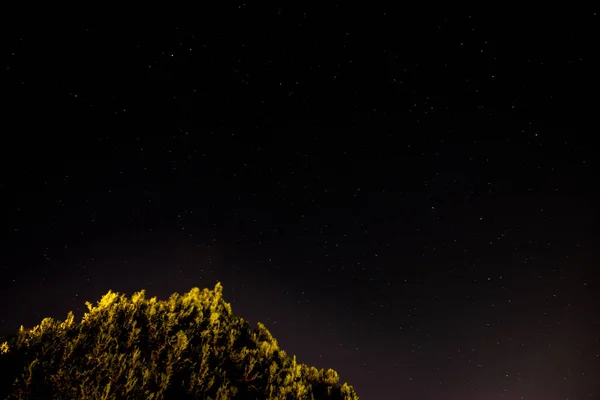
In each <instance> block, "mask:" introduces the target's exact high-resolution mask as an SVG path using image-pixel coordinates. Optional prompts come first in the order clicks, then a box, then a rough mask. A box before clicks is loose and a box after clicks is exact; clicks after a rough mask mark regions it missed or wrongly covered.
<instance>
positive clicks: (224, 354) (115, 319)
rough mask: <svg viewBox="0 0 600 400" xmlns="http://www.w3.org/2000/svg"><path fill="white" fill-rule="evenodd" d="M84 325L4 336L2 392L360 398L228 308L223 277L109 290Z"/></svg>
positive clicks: (48, 325) (49, 322) (70, 319)
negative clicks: (185, 288) (169, 288)
mask: <svg viewBox="0 0 600 400" xmlns="http://www.w3.org/2000/svg"><path fill="white" fill-rule="evenodd" d="M86 305H87V307H88V310H89V311H88V312H87V313H86V314H85V315H84V317H83V318H82V320H81V322H80V323H77V322H75V321H74V315H73V313H69V314H68V316H67V318H66V320H65V321H62V322H61V321H55V320H53V319H52V318H45V319H44V320H42V321H41V323H40V324H39V325H38V326H36V327H34V328H33V329H25V328H23V327H21V329H20V330H19V332H18V333H16V334H14V335H11V336H10V337H7V338H5V339H4V340H3V341H0V370H1V371H3V373H2V375H1V376H0V398H7V397H8V398H10V399H51V398H52V399H56V398H61V399H75V398H76V399H186V398H188V399H214V400H216V399H220V400H224V399H282V400H283V399H286V400H287V399H339V400H342V399H343V400H358V396H357V395H356V393H355V391H354V389H353V388H352V386H350V385H348V384H346V383H344V384H343V385H340V384H339V383H338V382H339V377H338V374H337V373H336V372H335V371H334V370H332V369H328V370H323V369H320V370H319V369H317V368H315V367H309V366H307V365H304V364H300V363H298V362H297V361H296V357H295V356H294V357H289V356H287V355H286V353H285V351H283V350H281V349H280V348H279V346H278V344H277V340H275V338H273V336H272V335H271V333H270V332H269V331H268V330H267V328H266V327H265V326H264V325H263V324H261V323H258V324H257V326H256V328H252V327H250V325H249V323H248V322H247V321H245V320H244V319H243V318H240V317H237V316H235V315H234V314H233V313H232V310H231V306H230V305H229V304H228V303H226V302H225V301H224V300H223V297H222V287H221V285H220V284H219V283H217V285H216V286H215V288H214V289H213V290H208V289H204V290H202V291H201V290H200V289H198V288H194V289H192V290H191V291H190V292H188V293H186V294H184V295H179V294H177V293H175V294H173V295H171V297H170V298H169V300H167V301H158V300H157V299H156V297H154V298H151V299H146V298H145V291H141V292H138V293H135V294H134V295H133V296H132V297H131V299H128V298H126V297H125V295H122V294H117V293H113V292H111V291H109V292H108V293H107V294H106V295H104V296H103V297H102V299H101V300H100V301H99V302H98V303H97V305H96V306H93V305H92V304H90V303H86Z"/></svg>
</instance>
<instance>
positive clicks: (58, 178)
mask: <svg viewBox="0 0 600 400" xmlns="http://www.w3.org/2000/svg"><path fill="white" fill-rule="evenodd" d="M598 24H599V21H598V16H597V15H596V14H595V13H579V14H577V13H573V14H572V15H570V14H569V15H567V14H566V13H563V14H561V15H560V16H558V15H555V16H552V17H548V16H543V15H537V16H536V15H527V16H526V15H511V16H510V17H503V18H500V17H499V16H496V15H476V14H469V13H455V14H447V15H444V14H437V15H434V14H429V13H428V14H422V15H414V14H405V13H401V12H399V11H394V10H386V9H383V8H382V9H376V8H375V7H368V8H367V9H364V8H363V9H352V8H350V7H348V6H334V5H331V6H329V7H321V8H318V9H308V8H307V9H301V8H296V9H294V8H286V7H282V8H277V7H272V8H269V7H262V6H261V7H257V6H250V5H235V6H231V7H229V8H223V9H221V10H218V11H213V10H210V11H208V10H206V11H205V12H204V13H199V15H198V17H197V21H196V23H193V24H191V23H190V24H186V25H170V26H169V25H167V24H164V23H163V24H157V23H156V24H152V23H147V24H145V25H144V24H141V23H140V24H138V25H132V24H131V23H127V24H124V23H123V24H116V23H113V24H108V23H107V24H106V25H82V24H74V23H73V24H70V25H69V24H54V25H48V26H46V27H42V26H38V25H36V26H35V27H33V26H27V25H22V26H21V27H20V28H18V29H15V30H13V31H11V32H10V33H8V34H7V36H6V38H7V39H8V41H7V42H5V45H3V49H2V52H3V56H2V57H1V59H2V61H1V66H0V67H1V77H2V78H1V79H2V82H3V83H2V88H3V89H2V91H1V92H0V97H1V98H2V103H3V104H5V105H4V108H3V113H2V114H3V128H2V132H3V133H2V142H1V144H0V166H1V172H0V205H1V207H0V210H1V219H0V235H1V237H0V239H1V240H0V271H1V278H0V305H1V308H0V310H1V311H0V334H7V333H9V332H11V331H14V330H16V329H18V327H19V326H20V325H21V324H23V325H24V326H26V327H32V326H33V325H35V324H37V323H39V322H40V320H41V319H42V318H44V317H48V316H51V317H54V318H64V317H65V316H66V313H67V312H68V311H69V310H73V311H75V312H76V316H78V317H80V316H81V315H82V313H83V311H84V310H85V305H84V302H85V301H91V302H95V301H97V300H99V299H100V297H101V296H102V295H103V294H104V293H106V292H107V291H108V290H113V291H118V292H120V293H125V294H127V295H128V296H130V295H131V294H133V293H134V292H135V291H139V290H141V289H146V290H147V292H148V294H149V295H150V296H158V297H159V298H162V299H167V297H168V296H169V295H170V294H171V293H173V292H180V293H183V292H187V291H188V290H190V289H191V288H192V287H196V286H197V287H201V288H203V287H209V288H212V287H214V284H215V283H216V282H217V281H220V282H221V283H222V284H223V286H224V294H225V298H226V300H227V301H229V302H230V303H231V304H232V307H233V310H234V312H235V313H236V314H238V315H240V316H242V317H244V318H247V319H248V320H250V321H251V323H253V324H254V323H256V322H257V321H261V322H264V323H265V324H266V325H267V327H268V328H269V329H270V330H271V331H272V333H273V334H274V336H275V337H276V338H277V339H278V341H279V343H280V345H281V347H282V348H283V349H284V350H286V351H287V352H288V354H296V355H297V356H298V359H299V361H301V362H305V363H308V364H311V365H315V366H317V367H319V368H329V367H331V368H334V369H335V370H337V371H338V372H339V373H340V376H341V380H342V381H348V382H349V383H351V384H353V385H354V386H355V388H356V390H357V392H358V394H359V396H361V398H362V399H365V400H371V399H373V400H377V399H397V398H403V399H423V400H434V399H450V400H452V399H461V400H470V399H473V400H475V399H490V400H495V399H509V400H512V399H527V400H539V399H544V400H559V399H562V400H565V399H572V400H575V399H587V398H591V399H598V398H599V397H600V388H599V387H598V382H600V355H599V354H600V343H599V340H598V332H600V307H599V304H600V292H599V290H598V285H599V283H600V280H599V273H598V272H596V269H597V268H598V267H599V257H598V256H599V252H598V249H599V246H598V244H599V239H600V235H599V233H600V232H599V228H600V224H599V217H598V204H600V196H599V194H600V193H599V190H598V185H597V183H594V182H598V180H597V174H596V173H595V172H594V171H597V170H598V163H597V159H596V154H597V150H596V148H594V146H593V143H594V142H595V138H594V135H593V134H592V132H594V131H596V130H597V129H598V123H597V110H598V105H599V104H598V87H599V86H598V83H599V82H598V73H597V72H598V71H599V70H600V66H599V65H598V62H597V61H596V60H594V55H595V53H596V52H597V41H595V40H593V37H595V34H594V32H595V31H597V30H598V29H597V26H598ZM596 33H597V32H596ZM401 396H402V397H401Z"/></svg>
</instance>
